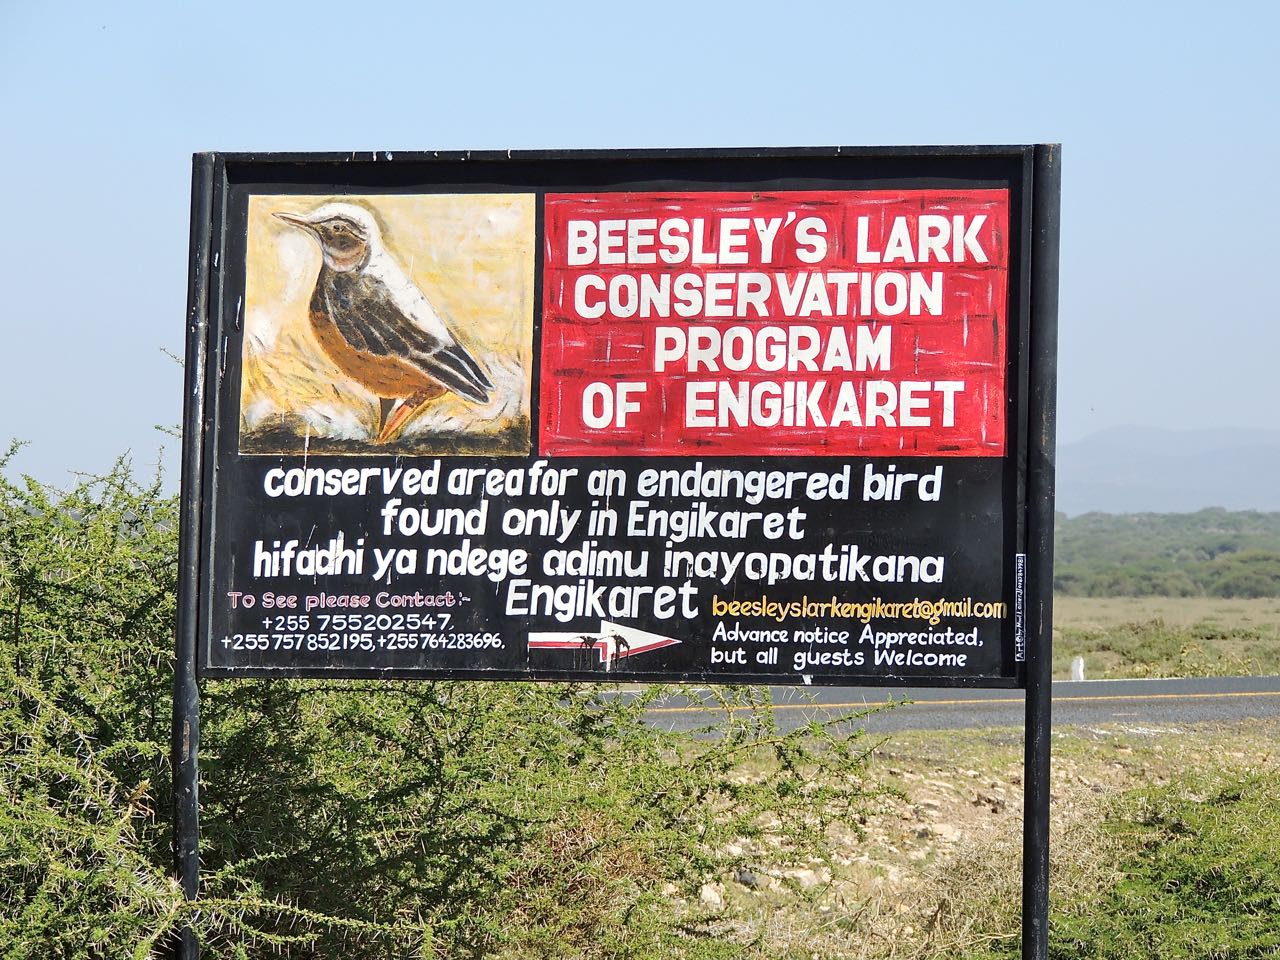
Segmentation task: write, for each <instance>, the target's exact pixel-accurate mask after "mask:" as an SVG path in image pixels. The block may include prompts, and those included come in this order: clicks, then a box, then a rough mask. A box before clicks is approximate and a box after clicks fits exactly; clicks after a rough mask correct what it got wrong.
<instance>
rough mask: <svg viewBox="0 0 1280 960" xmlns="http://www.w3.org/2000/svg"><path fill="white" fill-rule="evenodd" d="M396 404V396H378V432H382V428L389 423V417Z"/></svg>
mask: <svg viewBox="0 0 1280 960" xmlns="http://www.w3.org/2000/svg"><path fill="white" fill-rule="evenodd" d="M395 405H396V398H395V397H379V398H378V433H382V428H383V427H384V426H386V424H387V417H388V416H390V414H391V410H392V409H393V408H394V407H395Z"/></svg>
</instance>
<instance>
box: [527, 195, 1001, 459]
mask: <svg viewBox="0 0 1280 960" xmlns="http://www.w3.org/2000/svg"><path fill="white" fill-rule="evenodd" d="M545 223H546V244H547V247H546V251H545V253H546V257H545V271H544V283H543V291H544V292H543V326H542V330H543V335H542V386H541V422H540V439H541V443H540V447H541V452H542V453H544V454H551V455H604V454H608V455H623V456H625V455H642V454H652V455H677V456H678V455H704V456H714V455H726V456H729V455H775V456H777V455H784V454H786V455H827V456H888V455H897V456H904V455H905V456H911V455H919V456H926V455H928V456H936V455H951V456H1002V455H1003V454H1004V449H1005V354H1006V349H1007V318H1008V304H1007V299H1008V294H1007V289H1008V263H1009V241H1008V236H1009V226H1008V224H1009V201H1008V193H1007V191H1004V190H883V191H879V190H866V191H831V192H816V191H814V192H795V193H764V194H753V193H687V194H619V193H611V194H596V195H552V196H549V197H548V198H547V200H546V217H545Z"/></svg>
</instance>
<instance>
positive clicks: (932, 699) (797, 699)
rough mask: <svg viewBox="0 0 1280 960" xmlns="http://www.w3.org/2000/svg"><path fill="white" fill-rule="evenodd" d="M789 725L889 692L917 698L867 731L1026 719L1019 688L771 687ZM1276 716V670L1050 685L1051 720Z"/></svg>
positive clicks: (670, 720)
mask: <svg viewBox="0 0 1280 960" xmlns="http://www.w3.org/2000/svg"><path fill="white" fill-rule="evenodd" d="M771 690H772V693H773V700H774V704H775V710H776V712H777V717H778V720H779V722H780V723H781V724H782V725H783V727H784V728H786V729H791V728H794V727H796V726H799V725H800V724H803V723H807V722H808V721H809V720H811V719H813V718H815V717H817V718H821V719H829V718H831V717H832V716H836V715H839V714H845V713H850V712H853V711H858V710H865V709H867V708H869V707H873V706H876V705H877V704H882V703H884V702H885V700H886V699H888V698H889V697H890V696H892V697H894V698H895V699H898V700H901V699H903V698H906V699H909V700H911V701H914V702H912V703H908V704H905V705H902V706H899V707H895V708H894V709H891V710H883V711H880V712H878V713H875V714H873V715H871V716H868V717H866V718H864V719H863V720H861V721H860V723H861V725H862V726H864V727H865V728H866V729H867V730H868V731H871V732H880V733H889V732H893V731H895V730H946V729H958V728H962V727H1012V726H1021V724H1022V722H1023V694H1022V691H1021V690H971V689H942V690H940V689H928V688H914V687H903V688H891V687H808V688H801V687H773V688H771ZM650 714H651V716H652V717H653V720H654V722H655V723H659V724H661V725H662V726H664V727H667V728H670V729H676V730H689V729H693V728H695V727H702V726H705V725H706V723H707V720H708V717H707V714H706V713H705V712H704V711H701V710H699V709H698V708H694V707H690V706H689V705H688V702H687V701H684V700H683V699H673V700H670V701H667V702H665V703H664V704H662V705H661V706H656V707H654V708H652V709H651V711H650ZM1273 716H1280V677H1211V678H1204V679H1193V680H1085V681H1082V682H1077V683H1072V682H1067V681H1062V682H1059V683H1055V684H1054V685H1053V722H1054V725H1055V726H1084V727H1088V726H1096V725H1101V724H1122V725H1125V726H1129V727H1134V728H1141V727H1151V728H1156V727H1158V728H1163V729H1168V728H1169V727H1177V726H1179V725H1182V724H1192V723H1206V722H1220V723H1225V722H1231V721H1236V720H1245V719H1250V718H1256V717H1273Z"/></svg>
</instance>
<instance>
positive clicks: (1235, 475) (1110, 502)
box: [1057, 427, 1280, 516]
mask: <svg viewBox="0 0 1280 960" xmlns="http://www.w3.org/2000/svg"><path fill="white" fill-rule="evenodd" d="M1057 486H1058V496H1057V507H1058V509H1059V510H1061V511H1063V512H1065V513H1067V514H1070V515H1072V516H1075V515H1077V514H1081V513H1087V512H1089V511H1095V510H1096V511H1101V512H1104V513H1140V512H1152V513H1171V512H1177V513H1186V512H1190V511H1195V510H1202V509H1204V508H1205V507H1223V508H1225V509H1228V510H1264V511H1275V510H1280V430H1178V431H1175V430H1156V429H1151V428H1145V427H1117V428H1114V429H1111V430H1106V431H1103V432H1102V433H1097V434H1094V435H1093V436H1091V437H1086V438H1085V439H1084V440H1080V441H1078V442H1076V443H1069V444H1062V445H1060V446H1059V447H1058V484H1057Z"/></svg>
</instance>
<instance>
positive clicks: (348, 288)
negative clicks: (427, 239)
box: [274, 203, 493, 444]
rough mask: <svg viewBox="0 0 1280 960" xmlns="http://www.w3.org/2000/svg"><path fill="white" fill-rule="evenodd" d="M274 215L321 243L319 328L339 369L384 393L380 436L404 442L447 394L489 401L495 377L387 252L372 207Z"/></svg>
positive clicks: (313, 316) (313, 310)
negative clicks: (413, 424)
mask: <svg viewBox="0 0 1280 960" xmlns="http://www.w3.org/2000/svg"><path fill="white" fill-rule="evenodd" d="M274 216H275V217H276V218H277V219H279V220H283V221H284V222H285V223H288V224H290V225H292V226H294V227H297V228H298V229H300V230H303V231H305V232H306V233H308V234H309V235H310V236H312V237H314V238H315V240H316V242H317V243H318V244H319V245H320V251H321V254H322V262H321V265H320V273H319V275H318V276H317V277H316V285H315V290H314V291H313V292H312V294H311V303H310V309H309V317H310V321H311V329H312V332H313V333H314V334H315V337H316V340H317V341H318V342H319V343H320V346H321V347H322V348H323V349H324V352H325V353H326V354H327V355H328V356H329V359H331V360H332V361H333V362H334V363H335V364H336V365H337V367H338V369H340V370H341V371H342V372H343V373H345V374H346V375H347V376H348V377H350V378H351V379H352V380H355V381H356V382H357V383H359V384H361V385H362V386H363V387H365V388H366V389H367V390H369V392H371V393H372V394H374V395H375V396H376V397H377V398H378V401H379V416H378V423H377V424H376V429H375V431H374V433H375V435H376V442H377V443H379V444H385V443H387V442H389V441H391V440H393V439H395V437H397V436H398V435H399V433H400V431H401V430H402V429H403V428H404V426H405V424H406V423H407V422H408V421H409V419H410V418H411V417H412V416H413V415H414V414H415V413H416V412H417V411H418V409H419V408H420V407H422V406H423V404H426V403H429V402H431V401H432V400H435V399H436V398H438V397H440V396H443V395H444V394H445V393H448V392H452V393H455V394H457V395H458V396H460V397H463V398H465V399H467V400H470V401H472V402H474V403H487V402H488V401H489V398H490V395H491V393H492V391H493V383H492V382H491V381H490V380H489V376H488V374H487V373H486V372H485V370H484V368H483V367H481V365H480V364H479V363H478V362H477V361H476V359H475V358H474V357H473V356H472V355H471V353H470V352H468V350H467V349H466V347H464V346H462V345H461V344H460V343H459V342H458V339H457V337H455V336H454V333H453V331H452V330H450V329H449V327H448V325H446V323H445V322H444V321H443V320H442V319H441V317H440V315H439V314H438V313H437V312H436V310H435V309H434V308H433V307H432V306H431V301H429V300H428V299H427V297H426V295H425V294H424V293H423V292H422V291H421V290H420V289H419V288H418V287H417V285H416V284H414V282H413V281H412V280H411V279H409V277H408V275H407V274H406V273H405V270H404V268H403V267H402V266H401V265H400V264H399V263H397V262H396V260H395V258H394V257H392V255H391V254H390V253H389V252H388V251H387V249H386V246H385V245H384V243H383V240H382V235H381V231H380V230H379V227H378V222H377V221H376V220H375V219H374V217H373V215H372V214H371V213H370V212H369V211H368V210H365V209H364V208H363V207H359V206H356V205H355V204H352V203H327V204H324V205H322V206H320V207H318V208H317V209H315V210H313V211H312V212H311V213H309V214H305V215H299V214H294V213H276V214H274Z"/></svg>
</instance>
